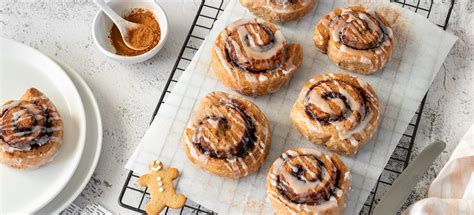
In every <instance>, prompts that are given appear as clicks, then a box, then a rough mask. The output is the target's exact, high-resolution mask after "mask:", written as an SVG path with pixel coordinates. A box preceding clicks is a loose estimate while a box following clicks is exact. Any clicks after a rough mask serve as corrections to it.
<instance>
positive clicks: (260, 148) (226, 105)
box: [184, 93, 268, 175]
mask: <svg viewBox="0 0 474 215" xmlns="http://www.w3.org/2000/svg"><path fill="white" fill-rule="evenodd" d="M221 94H224V93H221ZM225 96H227V97H222V95H216V93H211V94H209V95H208V96H206V98H204V99H209V100H211V101H213V105H211V106H208V107H206V112H204V113H205V114H204V115H205V116H208V117H209V116H214V117H216V118H207V119H206V118H205V121H203V120H202V118H195V117H194V118H195V119H192V120H190V122H189V123H188V126H187V128H186V130H187V132H191V133H190V134H187V135H185V138H184V143H185V144H186V146H187V148H188V149H189V154H190V156H191V157H192V158H194V160H195V161H196V163H197V164H198V165H199V166H205V165H206V164H207V163H208V162H209V161H210V160H214V159H221V160H223V161H224V162H223V163H224V165H225V166H226V168H227V169H228V170H230V171H231V172H235V173H243V175H247V174H248V173H249V167H248V165H249V163H247V162H252V163H257V157H256V156H257V155H255V153H256V151H255V150H257V152H260V153H263V152H264V151H265V149H266V147H267V145H266V144H265V142H264V141H263V140H266V139H267V135H268V128H266V127H265V126H263V125H262V124H261V123H260V122H258V121H257V120H256V119H255V118H253V117H252V115H251V114H248V113H247V115H246V116H247V117H249V120H251V123H252V124H253V127H254V128H255V134H254V135H255V137H256V139H255V140H254V141H255V143H254V144H255V146H254V148H256V149H252V150H251V151H248V152H247V154H246V155H245V157H238V156H236V155H234V154H232V150H233V149H232V148H233V147H236V146H238V144H239V143H240V142H241V141H242V140H243V141H249V139H248V137H247V136H242V135H244V134H245V133H241V131H242V129H246V126H247V124H246V122H245V119H244V118H243V117H244V116H243V115H240V113H239V111H242V110H240V108H239V110H236V109H234V108H238V107H237V106H235V104H234V103H233V99H237V98H236V97H232V96H230V95H228V94H225ZM216 99H217V100H216ZM224 110H226V111H224ZM201 115H202V113H201ZM218 118H223V119H225V120H226V121H227V124H228V125H227V126H229V127H228V128H227V129H229V130H228V132H226V134H225V136H226V137H228V138H227V139H226V140H225V144H223V143H222V142H219V143H218V142H214V141H215V140H211V139H209V137H207V136H206V135H203V132H205V133H209V134H212V133H213V132H212V131H211V130H209V129H215V130H218V129H219V127H220V126H219V123H220V122H219V120H218ZM204 123H205V124H206V125H210V126H202V125H204ZM236 131H238V132H236ZM259 132H261V133H260V134H259ZM200 140H204V141H205V142H206V143H207V144H206V145H207V146H210V147H211V148H212V150H213V151H214V152H217V151H223V152H224V153H225V155H226V157H225V158H213V157H210V156H209V154H208V152H205V153H202V152H201V151H199V149H198V148H197V147H196V146H195V143H198V142H200ZM221 141H222V140H221ZM257 154H258V153H257ZM260 157H261V156H259V159H260ZM247 158H250V159H247Z"/></svg>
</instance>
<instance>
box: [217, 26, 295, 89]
mask: <svg viewBox="0 0 474 215" xmlns="http://www.w3.org/2000/svg"><path fill="white" fill-rule="evenodd" d="M302 61H303V52H302V49H301V47H300V45H298V44H290V45H288V42H287V40H286V39H285V37H284V36H283V34H282V32H281V31H280V30H278V28H277V27H276V26H275V25H273V24H271V23H269V22H264V21H261V20H247V19H241V20H237V21H235V22H233V23H231V24H230V25H229V26H227V27H226V28H225V29H224V30H223V31H222V32H221V33H220V34H219V36H218V37H217V40H216V42H215V44H214V47H213V48H212V67H213V69H214V71H215V73H216V76H217V78H218V79H219V80H220V81H221V82H222V83H223V84H224V85H225V86H227V87H228V88H230V89H232V90H234V91H237V92H239V93H241V94H243V95H247V96H261V95H266V94H269V93H273V92H276V91H277V90H279V89H280V88H281V87H282V86H283V85H284V84H286V83H287V82H288V81H289V80H290V78H291V77H292V76H293V75H294V74H295V72H296V70H297V69H298V68H299V67H300V66H301V63H302Z"/></svg>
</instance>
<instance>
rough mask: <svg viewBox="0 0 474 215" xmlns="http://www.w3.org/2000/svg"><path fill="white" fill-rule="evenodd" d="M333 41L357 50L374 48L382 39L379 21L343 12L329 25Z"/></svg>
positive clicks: (361, 13)
mask: <svg viewBox="0 0 474 215" xmlns="http://www.w3.org/2000/svg"><path fill="white" fill-rule="evenodd" d="M330 29H331V31H332V32H333V39H335V41H339V40H340V41H342V44H344V45H346V46H348V47H351V48H354V49H359V50H366V49H372V48H376V47H377V46H378V45H379V43H380V42H381V41H383V39H384V32H383V29H382V26H381V24H380V22H379V21H377V20H376V19H375V18H374V17H372V16H371V15H370V14H368V13H365V12H360V11H352V10H344V11H343V12H342V14H341V15H340V16H338V17H335V18H334V20H333V22H332V23H331V25H330Z"/></svg>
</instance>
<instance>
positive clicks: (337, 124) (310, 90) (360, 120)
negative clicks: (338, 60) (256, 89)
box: [290, 74, 379, 155]
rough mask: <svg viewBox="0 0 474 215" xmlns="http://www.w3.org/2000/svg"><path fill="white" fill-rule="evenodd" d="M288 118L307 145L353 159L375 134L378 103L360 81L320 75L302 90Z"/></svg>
mask: <svg viewBox="0 0 474 215" xmlns="http://www.w3.org/2000/svg"><path fill="white" fill-rule="evenodd" d="M290 117H291V120H292V121H293V124H294V125H295V127H296V128H297V129H298V130H299V131H300V132H301V134H303V136H304V137H306V138H307V139H308V140H310V141H311V142H313V143H316V144H319V145H323V146H325V147H327V148H328V149H329V150H332V151H335V152H339V153H343V154H345V155H354V154H355V153H356V152H357V151H358V150H359V148H360V147H362V146H363V145H364V144H366V143H367V142H368V141H369V140H370V139H371V138H372V136H373V134H374V133H375V131H376V130H377V122H378V119H379V100H378V98H377V95H376V94H375V91H374V89H373V88H372V87H371V86H370V85H369V84H368V83H367V82H365V81H363V80H362V79H359V78H357V77H355V76H351V75H347V74H324V75H320V76H316V77H315V78H313V79H311V80H310V81H309V82H308V83H307V84H306V85H305V86H304V87H303V90H301V93H300V94H299V96H298V99H297V100H296V102H295V104H294V105H293V108H292V110H291V113H290Z"/></svg>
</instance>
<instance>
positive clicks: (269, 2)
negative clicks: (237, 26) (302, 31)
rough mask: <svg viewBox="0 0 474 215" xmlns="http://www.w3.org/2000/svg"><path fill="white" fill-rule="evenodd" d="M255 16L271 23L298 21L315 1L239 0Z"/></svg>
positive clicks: (311, 7)
mask: <svg viewBox="0 0 474 215" xmlns="http://www.w3.org/2000/svg"><path fill="white" fill-rule="evenodd" d="M240 3H241V4H242V6H244V7H246V8H247V9H248V10H249V11H250V12H251V13H253V14H254V15H255V16H258V17H260V18H263V19H265V20H268V21H271V22H288V21H293V20H298V19H299V18H301V17H303V16H305V15H306V14H308V13H309V12H310V11H311V9H313V7H314V5H316V3H317V1H316V0H240Z"/></svg>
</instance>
